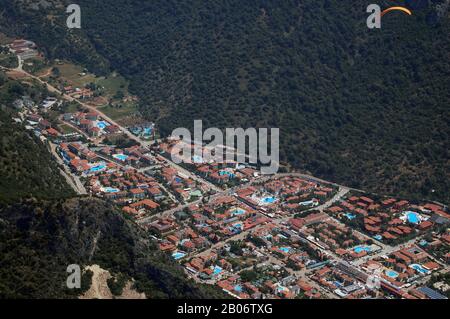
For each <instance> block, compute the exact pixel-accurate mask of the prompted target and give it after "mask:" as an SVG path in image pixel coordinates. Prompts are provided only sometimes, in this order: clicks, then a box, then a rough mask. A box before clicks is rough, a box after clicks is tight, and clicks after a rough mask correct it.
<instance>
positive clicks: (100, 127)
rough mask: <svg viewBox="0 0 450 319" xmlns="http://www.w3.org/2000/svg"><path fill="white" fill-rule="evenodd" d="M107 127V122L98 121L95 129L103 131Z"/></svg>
mask: <svg viewBox="0 0 450 319" xmlns="http://www.w3.org/2000/svg"><path fill="white" fill-rule="evenodd" d="M107 126H109V123H108V122H105V121H98V122H97V127H98V128H99V129H101V130H103V129H105V128H106V127H107Z"/></svg>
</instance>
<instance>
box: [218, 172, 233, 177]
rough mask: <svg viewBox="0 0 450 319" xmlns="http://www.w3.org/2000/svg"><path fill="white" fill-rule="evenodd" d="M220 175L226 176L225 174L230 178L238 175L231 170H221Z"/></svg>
mask: <svg viewBox="0 0 450 319" xmlns="http://www.w3.org/2000/svg"><path fill="white" fill-rule="evenodd" d="M219 175H220V176H225V175H227V176H228V177H229V178H234V177H235V176H236V175H234V174H233V173H231V172H228V171H219Z"/></svg>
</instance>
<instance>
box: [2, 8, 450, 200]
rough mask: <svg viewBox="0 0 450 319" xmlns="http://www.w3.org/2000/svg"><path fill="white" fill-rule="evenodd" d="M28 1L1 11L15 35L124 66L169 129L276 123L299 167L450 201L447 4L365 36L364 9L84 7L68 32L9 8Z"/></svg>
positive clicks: (45, 17)
mask: <svg viewBox="0 0 450 319" xmlns="http://www.w3.org/2000/svg"><path fill="white" fill-rule="evenodd" d="M0 2H5V0H0ZM6 2H8V1H6ZM26 2H27V1H13V2H10V3H9V4H5V6H6V7H7V10H5V11H4V16H5V17H7V20H6V21H9V22H10V25H14V26H15V30H14V32H16V33H20V34H24V35H27V36H30V37H32V38H33V39H34V40H36V41H38V43H39V44H40V45H41V46H43V47H44V48H46V51H47V53H48V54H49V55H50V56H55V55H64V56H65V57H68V58H71V59H75V60H78V61H80V62H82V63H85V64H87V65H88V66H90V67H91V68H93V69H96V70H98V71H101V70H102V69H105V68H107V67H112V68H113V69H117V70H119V71H120V72H121V73H122V74H124V75H126V76H127V77H128V78H129V79H130V80H132V89H133V90H134V91H135V93H137V94H139V95H140V96H141V98H142V99H143V105H142V111H143V112H144V114H145V115H146V116H147V117H148V118H149V119H151V120H157V122H158V125H159V127H160V129H161V130H162V132H163V133H164V134H169V133H170V132H171V130H172V129H173V128H175V127H180V126H183V127H190V126H192V124H193V120H194V119H202V120H203V121H204V122H205V123H204V124H205V126H218V127H240V126H241V127H250V126H256V127H267V126H268V127H279V128H280V129H281V133H282V135H281V140H280V141H281V143H282V152H281V154H282V158H283V160H284V161H286V162H288V163H289V164H290V165H292V166H293V167H294V168H296V169H301V170H303V171H310V172H311V173H313V174H315V175H317V176H320V177H323V178H326V179H329V180H333V181H335V182H339V183H343V184H347V185H349V186H353V187H357V188H364V189H367V190H369V191H377V192H382V193H387V194H395V195H400V196H407V197H421V198H423V197H425V198H429V199H437V200H441V201H445V202H449V199H450V198H449V193H448V189H449V186H450V183H449V180H450V179H449V171H450V170H449V153H448V152H449V149H450V147H449V146H450V145H449V125H448V124H449V121H450V119H449V117H450V116H449V104H450V90H449V83H450V59H449V55H448V52H450V36H449V35H450V22H449V13H448V1H445V0H433V1H417V0H409V1H402V0H399V1H395V4H399V5H403V4H404V5H408V6H410V8H412V9H413V12H414V14H413V16H406V15H404V14H401V13H390V14H389V15H386V16H385V17H384V18H383V27H382V29H381V30H369V29H368V28H367V27H366V24H365V23H366V18H367V14H366V7H367V5H368V4H369V3H372V2H373V1H368V0H358V1H338V0H321V1H318V0H301V1H300V0H284V1H278V0H276V1H275V0H248V1H247V0H210V1H200V0H195V1H183V0H170V1H167V0H164V1H163V0H153V1H137V0H114V1H108V3H105V2H104V1H97V0H80V1H78V3H79V4H80V5H81V7H82V14H83V15H82V19H83V28H82V29H81V30H77V31H73V30H72V31H70V32H68V31H67V30H66V29H65V28H64V27H63V26H59V27H58V25H63V24H64V22H65V15H64V11H61V9H60V8H58V7H56V6H53V7H52V6H48V7H47V6H46V7H45V8H44V7H42V6H41V7H39V8H33V9H32V8H30V7H29V6H28V7H26V6H25V7H23V8H26V9H25V10H24V11H20V10H18V9H17V8H18V4H19V3H20V4H21V5H22V6H23V5H24V3H26ZM46 3H53V4H55V3H62V1H47V2H46ZM378 3H379V4H380V5H382V7H386V6H387V4H389V5H393V2H392V1H378ZM446 4H447V6H446ZM438 5H440V7H439V8H438V7H437V6H438ZM49 13H52V14H51V17H53V18H52V19H50V15H49ZM23 21H29V23H26V24H24V22H23ZM42 21H45V23H42ZM2 29H3V30H8V29H11V27H10V26H9V27H8V26H7V25H6V24H3V28H2ZM58 39H62V40H58ZM106 60H107V61H108V62H105V61H106Z"/></svg>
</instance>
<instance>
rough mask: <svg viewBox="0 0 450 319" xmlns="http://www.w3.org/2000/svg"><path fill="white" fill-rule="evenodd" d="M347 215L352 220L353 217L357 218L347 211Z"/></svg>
mask: <svg viewBox="0 0 450 319" xmlns="http://www.w3.org/2000/svg"><path fill="white" fill-rule="evenodd" d="M345 217H347V218H348V219H349V220H352V219H355V218H356V215H353V214H350V213H347V214H345Z"/></svg>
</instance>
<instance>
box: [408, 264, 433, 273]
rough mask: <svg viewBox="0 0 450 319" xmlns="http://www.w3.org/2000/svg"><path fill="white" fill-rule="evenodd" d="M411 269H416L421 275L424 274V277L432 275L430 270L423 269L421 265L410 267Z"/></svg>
mask: <svg viewBox="0 0 450 319" xmlns="http://www.w3.org/2000/svg"><path fill="white" fill-rule="evenodd" d="M409 267H411V268H412V269H414V270H415V271H417V272H420V273H421V274H424V275H427V274H429V273H430V271H429V270H427V269H425V268H423V267H422V266H421V265H419V264H412V265H409Z"/></svg>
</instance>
